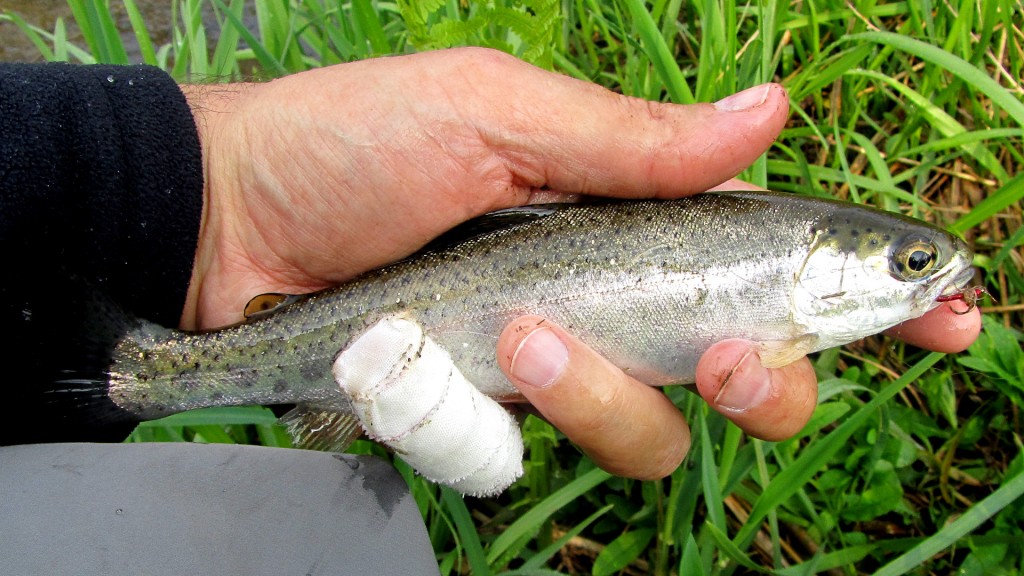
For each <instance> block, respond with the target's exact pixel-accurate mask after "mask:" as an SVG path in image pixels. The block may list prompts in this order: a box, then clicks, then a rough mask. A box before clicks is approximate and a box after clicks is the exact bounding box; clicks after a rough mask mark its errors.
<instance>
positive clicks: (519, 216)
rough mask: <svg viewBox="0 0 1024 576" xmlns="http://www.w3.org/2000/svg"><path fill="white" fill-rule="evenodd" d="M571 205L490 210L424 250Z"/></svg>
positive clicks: (461, 240) (448, 245)
mask: <svg viewBox="0 0 1024 576" xmlns="http://www.w3.org/2000/svg"><path fill="white" fill-rule="evenodd" d="M566 206H571V204H533V205H530V206H519V207H516V208H506V209H504V210H497V211H494V212H488V213H487V214H484V215H483V216H477V217H476V218H472V219H470V220H466V221H465V222H463V223H462V224H459V225H458V226H455V227H454V228H452V229H451V230H449V231H447V232H445V233H444V234H441V235H440V236H438V237H437V238H434V239H433V240H431V241H430V242H429V243H428V244H427V245H426V246H424V247H423V251H424V252H436V251H440V250H444V249H445V248H451V247H452V246H455V245H457V244H461V243H463V242H466V241H467V240H472V239H473V238H477V237H480V236H484V235H486V234H490V233H491V232H496V231H498V230H507V229H510V228H515V227H517V226H522V225H524V224H529V223H531V222H536V221H537V220H540V219H542V218H544V217H546V216H550V215H551V214H554V213H555V212H557V211H559V210H561V209H563V208H565V207H566Z"/></svg>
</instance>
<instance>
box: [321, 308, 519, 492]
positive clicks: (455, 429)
mask: <svg viewBox="0 0 1024 576" xmlns="http://www.w3.org/2000/svg"><path fill="white" fill-rule="evenodd" d="M333 372H334V378H335V380H336V381H337V382H338V385H339V386H340V387H341V389H342V391H343V392H344V393H345V394H347V395H348V397H349V399H350V400H351V402H352V411H353V412H355V414H356V415H357V416H358V417H359V421H360V422H361V424H362V426H363V428H364V429H365V430H366V433H367V435H369V436H370V437H371V438H373V439H374V440H376V441H378V442H380V443H382V444H384V445H385V446H387V447H389V448H390V449H391V450H393V451H394V452H395V453H396V454H398V456H399V457H401V458H402V459H403V460H405V461H406V462H407V463H408V464H409V465H410V466H412V467H413V468H414V469H415V470H416V471H417V472H419V473H420V474H421V475H422V476H424V477H425V478H427V479H429V480H433V481H435V482H439V483H442V484H446V485H448V486H450V487H452V488H454V489H456V490H458V491H459V492H462V493H463V494H469V495H474V496H482V495H493V494H498V493H500V492H501V491H503V490H504V489H505V488H507V487H508V486H509V485H511V484H512V482H514V481H515V480H516V479H517V478H519V476H521V475H522V473H523V463H522V460H523V439H522V436H521V434H520V432H519V425H518V423H517V422H516V420H515V418H513V417H512V415H511V414H509V413H508V411H506V410H505V409H504V408H502V407H501V405H500V404H498V403H497V402H495V401H494V400H492V399H490V398H488V397H487V396H485V395H484V394H483V393H481V392H480V391H479V390H478V389H477V388H476V387H475V386H473V385H472V384H470V383H469V381H467V380H466V378H465V377H464V376H463V375H462V373H461V372H460V371H459V369H458V367H457V366H455V363H454V362H453V361H452V359H451V356H450V355H449V354H448V352H446V351H445V350H444V349H443V348H441V347H440V346H439V345H438V344H437V343H436V342H434V340H433V339H432V338H430V337H429V336H428V335H427V334H425V333H424V332H423V330H422V329H421V328H420V326H419V325H418V324H416V323H415V322H411V321H409V320H406V319H403V318H400V317H388V318H384V319H383V320H380V321H379V322H377V323H376V324H374V325H373V326H372V327H371V328H370V329H369V330H367V331H366V332H365V333H364V334H362V335H361V336H360V337H359V338H357V339H356V340H355V341H354V342H353V343H352V344H351V345H350V346H349V347H348V348H346V349H345V350H343V351H342V353H341V354H339V355H338V358H337V360H335V362H334V368H333Z"/></svg>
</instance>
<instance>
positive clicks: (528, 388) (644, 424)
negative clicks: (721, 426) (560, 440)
mask: <svg viewBox="0 0 1024 576" xmlns="http://www.w3.org/2000/svg"><path fill="white" fill-rule="evenodd" d="M498 363H499V364H500V365H501V368H502V370H503V371H504V372H505V374H506V375H507V376H508V377H509V379H510V380H511V381H512V383H513V384H514V385H515V386H516V387H517V388H518V389H519V390H520V392H522V394H523V396H525V397H526V399H527V400H529V401H530V402H531V403H532V404H533V406H534V407H535V408H536V409H537V410H538V411H539V412H540V413H541V414H542V415H543V416H544V417H545V418H546V419H547V420H548V421H549V422H551V424H553V425H554V426H555V427H557V428H558V429H559V430H561V431H562V432H563V433H564V434H565V435H566V436H567V437H568V438H569V439H570V440H572V441H573V442H574V443H576V444H577V445H578V446H579V447H580V448H581V449H582V450H583V451H584V452H585V453H586V454H587V455H588V456H590V457H591V458H592V459H593V460H594V461H595V462H596V463H597V464H598V466H600V467H601V468H603V469H605V470H607V471H608V472H611V473H613V474H616V475H619V476H628V477H632V478H639V479H653V478H661V477H664V476H666V475H668V474H670V473H671V472H672V471H673V470H675V469H676V468H677V467H678V466H679V463H680V462H682V460H683V458H684V457H685V456H686V453H687V451H688V450H689V448H690V432H689V428H688V427H687V425H686V420H685V419H684V418H683V416H682V414H681V413H680V412H679V410H678V409H677V408H676V407H675V406H674V405H673V404H672V402H670V401H669V400H668V398H666V397H665V395H664V394H662V393H661V391H660V390H658V389H656V388H652V387H650V386H647V385H646V384H643V383H641V382H639V381H637V380H635V379H633V378H630V377H629V376H627V375H626V374H625V373H623V372H622V370H619V369H618V368H616V367H615V366H613V365H612V364H611V363H610V362H609V361H607V360H605V359H604V358H603V357H601V356H600V355H598V354H597V353H596V352H594V351H593V350H591V349H590V348H589V347H587V346H586V345H584V344H583V343H582V342H580V341H579V340H578V339H576V338H574V337H572V336H570V335H569V334H568V333H566V332H565V331H564V330H562V329H561V328H560V327H558V326H556V325H554V324H552V323H551V322H550V321H548V320H545V319H543V318H540V317H537V316H525V317H522V318H519V319H518V320H515V321H513V322H512V323H511V324H509V325H508V326H507V327H506V328H505V330H504V332H502V334H501V337H500V339H499V340H498Z"/></svg>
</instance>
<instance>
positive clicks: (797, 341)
mask: <svg viewBox="0 0 1024 576" xmlns="http://www.w3.org/2000/svg"><path fill="white" fill-rule="evenodd" d="M817 344H818V336H817V334H804V335H803V336H799V337H797V338H793V339H791V340H770V341H767V342H761V343H759V345H758V351H757V352H758V355H759V356H760V357H761V365H762V366H764V367H765V368H781V367H783V366H786V365H787V364H792V363H793V362H796V361H797V360H799V359H800V358H801V357H803V356H806V355H807V354H809V353H811V352H813V351H814V350H815V346H816V345H817Z"/></svg>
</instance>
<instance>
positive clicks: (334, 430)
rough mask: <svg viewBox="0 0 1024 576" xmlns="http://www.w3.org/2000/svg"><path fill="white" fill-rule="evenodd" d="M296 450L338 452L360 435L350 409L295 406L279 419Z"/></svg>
mask: <svg viewBox="0 0 1024 576" xmlns="http://www.w3.org/2000/svg"><path fill="white" fill-rule="evenodd" d="M281 423H282V424H284V426H285V427H286V428H287V429H288V435H289V436H291V438H292V442H293V443H294V444H295V447H296V448H303V449H306V450H319V451H323V452H341V451H343V450H344V449H345V448H348V446H349V445H350V444H352V442H354V441H355V440H356V439H357V438H359V437H360V436H361V435H362V434H363V428H362V426H361V425H360V424H359V419H358V418H356V416H355V415H354V414H352V412H351V411H350V410H347V409H344V408H342V407H340V406H337V405H335V404H319V403H306V404H299V405H298V406H296V407H295V408H294V409H292V410H290V411H289V412H288V413H287V414H285V415H284V416H282V417H281Z"/></svg>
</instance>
